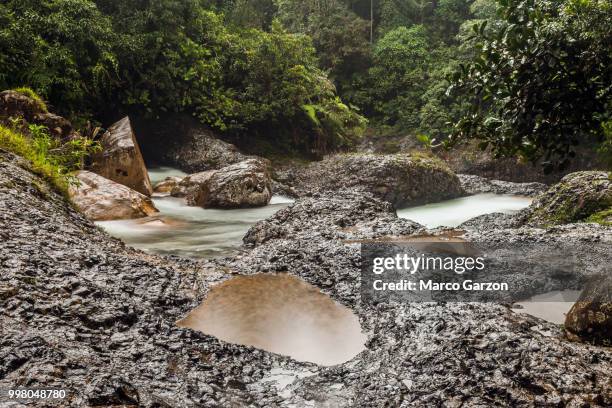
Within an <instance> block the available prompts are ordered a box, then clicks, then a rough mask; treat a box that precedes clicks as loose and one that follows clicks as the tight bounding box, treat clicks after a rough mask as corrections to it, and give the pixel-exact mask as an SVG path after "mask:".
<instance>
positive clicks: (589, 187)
mask: <svg viewBox="0 0 612 408" xmlns="http://www.w3.org/2000/svg"><path fill="white" fill-rule="evenodd" d="M611 174H612V173H608V172H605V171H582V172H577V173H572V174H568V175H567V176H565V177H564V178H563V179H562V180H561V181H560V182H559V183H558V184H555V185H554V186H552V187H551V188H550V189H548V190H547V191H546V192H545V193H543V194H541V195H540V196H539V197H538V198H536V200H535V201H534V202H533V203H532V204H531V205H530V206H529V208H527V209H526V210H525V211H524V212H523V214H522V218H523V221H524V222H525V223H527V224H529V225H536V226H551V225H559V224H567V223H571V222H584V221H586V220H587V219H588V218H589V217H590V216H592V215H594V214H597V213H600V212H601V211H606V210H609V209H610V207H612V175H611Z"/></svg>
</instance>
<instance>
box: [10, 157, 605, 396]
mask: <svg viewBox="0 0 612 408" xmlns="http://www.w3.org/2000/svg"><path fill="white" fill-rule="evenodd" d="M26 168H27V165H25V164H24V163H23V162H20V161H19V160H18V159H16V158H15V157H13V156H11V155H7V154H3V155H2V160H1V161H0V196H1V197H0V205H1V206H2V208H1V211H0V214H1V215H0V223H1V224H2V225H1V227H2V228H1V229H0V231H2V232H1V233H2V236H3V240H2V243H1V244H0V246H1V248H2V251H1V254H2V260H1V265H2V276H3V277H5V279H4V280H3V284H2V285H3V287H2V290H1V291H0V299H2V302H3V310H4V312H3V314H2V316H1V317H0V320H1V321H0V327H2V338H3V340H2V356H1V358H0V373H1V375H0V386H2V387H7V386H17V385H22V386H23V385H27V386H30V387H33V386H45V387H53V388H63V389H66V390H68V391H69V395H70V397H69V399H68V400H67V401H66V403H67V405H71V406H81V405H113V404H114V405H122V404H128V405H129V404H139V405H142V406H159V405H166V406H228V405H233V406H262V407H263V406H290V405H297V406H305V405H320V406H321V405H326V404H327V405H332V406H378V405H380V404H381V403H382V404H384V403H386V404H390V405H401V404H404V405H412V406H431V405H439V404H444V403H449V401H450V402H455V403H457V404H464V405H487V406H508V405H527V406H529V405H546V404H566V405H587V404H590V405H601V406H605V405H609V404H610V403H612V396H611V395H610V390H609V386H608V384H609V383H610V381H611V375H610V370H609V368H610V366H611V364H612V352H611V351H610V350H609V349H608V348H603V347H595V346H590V345H588V344H582V343H573V342H569V341H568V340H567V339H566V338H565V337H564V336H563V332H562V330H561V328H560V327H559V326H557V325H554V324H551V323H547V322H544V321H542V320H539V319H536V318H533V317H530V316H527V315H518V314H515V313H513V312H512V311H511V310H510V309H509V308H507V307H505V306H502V305H494V304H459V303H456V304H446V305H442V304H398V303H388V304H377V305H370V306H368V305H365V304H363V303H361V302H360V300H359V290H358V288H359V274H360V270H359V262H360V261H359V259H360V253H359V245H358V243H354V242H357V241H359V240H364V239H378V238H384V237H388V236H405V235H410V234H414V233H416V232H419V231H423V227H422V226H420V225H418V224H416V223H413V222H411V221H409V220H403V219H398V218H397V216H396V215H395V212H394V209H393V207H392V206H391V205H390V204H388V203H385V202H383V201H380V200H378V199H376V198H374V197H372V196H370V195H367V194H363V193H362V192H359V193H352V192H350V191H346V192H337V193H336V194H334V195H333V196H329V195H326V194H318V195H313V196H312V197H305V198H302V199H299V200H298V201H297V202H296V203H295V204H294V205H292V206H290V207H288V208H286V209H283V210H281V211H279V212H277V213H276V214H275V215H274V216H272V217H270V218H269V219H267V220H266V221H262V222H259V223H257V224H256V225H255V226H254V227H253V228H251V230H250V231H249V232H248V233H247V235H246V237H245V242H246V244H247V247H246V248H245V249H244V250H243V251H242V252H241V253H239V254H237V255H235V256H233V257H231V258H227V259H225V260H223V261H205V260H197V261H196V260H189V259H183V258H177V257H158V256H154V255H147V254H144V253H142V252H140V251H137V250H134V249H131V248H129V247H126V246H125V245H124V244H123V243H121V242H120V241H118V240H116V239H113V238H111V237H109V236H108V235H107V234H106V233H104V232H102V231H100V230H99V229H97V228H95V226H94V225H93V224H92V223H91V222H90V221H88V220H86V219H85V218H84V217H83V216H82V215H80V214H78V213H76V212H75V211H74V210H73V209H72V208H71V207H70V206H69V205H68V204H67V203H66V202H65V201H64V199H63V198H62V197H60V196H59V195H58V194H57V193H55V192H54V191H53V190H52V189H51V188H49V187H48V186H47V185H46V183H45V182H44V181H43V180H41V179H40V178H39V177H37V176H34V175H33V174H32V173H30V172H29V171H28V170H26ZM15 208H19V209H20V211H15V210H14V209H15ZM470 234H472V235H473V236H479V237H488V239H496V240H502V241H503V240H507V241H508V242H522V241H526V240H527V241H531V242H540V243H543V244H545V243H546V242H551V240H552V241H555V240H561V241H564V242H574V243H575V245H577V246H581V247H583V248H589V247H592V245H593V242H598V243H604V244H606V243H607V244H609V243H612V237H611V236H610V235H611V233H610V230H609V228H605V227H603V226H597V225H595V224H580V225H579V224H571V225H566V226H562V227H557V228H555V229H552V230H543V229H537V228H531V227H524V228H521V229H519V230H518V231H515V232H511V231H509V230H504V229H497V230H493V231H491V232H486V231H475V232H471V233H470ZM572 240H573V241H572ZM261 272H270V273H275V272H276V273H277V272H284V273H289V274H291V275H294V276H296V277H299V278H301V279H303V280H304V281H306V282H308V283H310V284H312V285H313V286H315V287H317V288H319V289H320V290H321V291H322V292H323V293H326V294H328V295H329V296H331V298H332V299H334V300H335V301H337V302H339V303H341V304H343V305H345V306H346V307H348V308H349V309H351V310H352V311H353V313H355V314H356V315H357V317H358V319H359V322H360V325H361V327H362V329H363V331H364V333H365V334H366V336H367V341H366V344H365V350H364V351H363V352H361V353H360V354H358V355H357V356H356V357H354V358H353V359H351V360H350V361H348V362H346V363H343V364H339V365H336V366H333V367H327V368H326V367H321V366H317V365H315V364H311V363H302V362H297V361H294V360H291V359H290V358H287V357H283V356H279V355H275V354H271V353H269V352H265V351H262V350H258V349H254V348H250V347H244V346H237V345H232V344H229V343H224V342H221V341H219V340H217V339H215V338H214V337H210V336H206V335H204V334H202V333H199V332H197V331H192V330H189V329H183V328H179V327H177V326H176V325H175V323H176V321H178V320H179V319H181V318H182V317H184V316H185V315H186V314H187V313H188V312H189V311H191V310H193V309H194V308H195V307H197V306H198V305H199V304H200V302H201V301H202V299H204V298H205V296H206V295H207V293H208V292H209V290H210V288H211V285H213V284H215V283H219V282H222V281H225V280H227V279H229V278H231V277H233V276H237V275H252V274H257V273H261ZM84 361H86V362H87V363H86V364H85V363H84Z"/></svg>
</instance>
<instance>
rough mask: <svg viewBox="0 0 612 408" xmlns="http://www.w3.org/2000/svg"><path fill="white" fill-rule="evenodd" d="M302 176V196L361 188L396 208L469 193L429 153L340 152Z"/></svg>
mask: <svg viewBox="0 0 612 408" xmlns="http://www.w3.org/2000/svg"><path fill="white" fill-rule="evenodd" d="M298 179H299V180H298V183H297V184H298V190H300V192H301V194H302V195H303V194H305V193H311V192H323V191H338V190H341V189H343V188H360V189H361V190H362V191H367V192H370V193H372V194H374V195H375V196H376V197H379V198H382V199H384V200H386V201H389V202H391V203H392V204H394V205H395V206H396V207H402V206H408V205H418V204H425V203H430V202H436V201H442V200H445V199H451V198H456V197H459V196H461V195H464V194H465V193H464V191H463V189H462V188H461V185H460V182H459V179H458V178H457V176H456V175H455V174H454V173H453V172H452V171H451V170H450V169H449V168H448V167H447V166H446V165H445V164H444V163H443V162H442V161H440V160H439V159H436V158H433V157H428V156H425V155H415V156H411V155H408V154H394V155H376V154H344V155H336V156H331V157H328V158H326V159H324V160H323V161H320V162H313V163H312V164H310V165H309V166H308V167H307V168H306V169H305V170H304V171H303V172H302V173H301V174H299V175H298Z"/></svg>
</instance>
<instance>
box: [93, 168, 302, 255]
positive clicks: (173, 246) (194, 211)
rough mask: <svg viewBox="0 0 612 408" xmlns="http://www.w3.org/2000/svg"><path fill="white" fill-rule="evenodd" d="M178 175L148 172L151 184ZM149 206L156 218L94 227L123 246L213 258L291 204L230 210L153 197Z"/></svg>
mask: <svg viewBox="0 0 612 408" xmlns="http://www.w3.org/2000/svg"><path fill="white" fill-rule="evenodd" d="M182 175H184V173H182V172H180V171H179V170H175V169H171V168H159V169H153V170H150V171H149V176H150V177H151V182H152V183H155V182H156V181H160V180H163V179H165V178H166V177H169V176H182ZM154 180H156V181H154ZM153 202H154V203H155V206H156V207H157V209H158V210H159V214H158V215H156V216H154V217H148V218H142V219H138V220H121V221H103V222H97V223H96V224H97V225H99V226H101V227H102V228H104V229H105V230H106V231H107V232H108V233H109V234H111V235H112V236H114V237H117V238H121V239H122V240H123V241H124V242H125V243H126V244H128V245H130V246H132V247H135V248H138V249H142V250H145V251H150V252H154V253H158V254H164V255H169V254H173V255H181V256H187V257H213V256H220V255H227V254H230V253H231V252H232V251H234V250H236V248H238V247H239V246H240V245H241V244H242V237H244V235H245V234H246V233H247V231H248V230H249V228H251V226H253V224H255V223H256V222H257V221H259V220H263V219H266V218H268V217H270V216H272V215H273V214H274V213H276V212H277V211H278V210H280V209H281V208H284V207H286V206H287V204H289V203H291V202H293V200H291V199H290V198H287V197H282V196H274V197H272V201H271V202H270V205H268V206H266V207H260V208H241V209H233V210H216V209H204V208H200V207H189V206H187V205H186V203H185V200H183V199H181V198H175V197H169V196H154V197H153Z"/></svg>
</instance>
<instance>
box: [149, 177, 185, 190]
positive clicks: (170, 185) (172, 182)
mask: <svg viewBox="0 0 612 408" xmlns="http://www.w3.org/2000/svg"><path fill="white" fill-rule="evenodd" d="M182 180H183V179H182V178H181V177H176V176H170V177H166V178H165V179H164V180H162V181H160V182H159V183H157V184H155V186H154V187H153V191H154V192H156V193H160V194H169V193H171V192H172V190H173V189H175V188H176V187H177V186H178V185H179V183H180V182H181V181H182Z"/></svg>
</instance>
